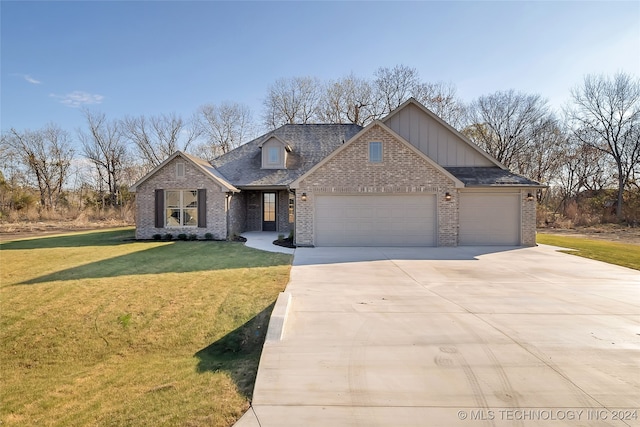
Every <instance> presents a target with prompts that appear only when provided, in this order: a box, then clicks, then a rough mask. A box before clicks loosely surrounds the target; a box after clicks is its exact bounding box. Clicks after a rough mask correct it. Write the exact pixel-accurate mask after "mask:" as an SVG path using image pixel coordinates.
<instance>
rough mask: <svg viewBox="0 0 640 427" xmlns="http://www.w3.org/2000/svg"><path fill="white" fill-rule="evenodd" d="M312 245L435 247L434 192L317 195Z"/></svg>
mask: <svg viewBox="0 0 640 427" xmlns="http://www.w3.org/2000/svg"><path fill="white" fill-rule="evenodd" d="M315 203H316V205H315V209H316V210H315V223H316V224H315V233H316V236H315V244H316V246H435V245H436V199H435V195H431V194H429V195H424V194H421V195H384V196H381V195H366V196H365V195H356V196H354V195H347V196H317V197H316V202H315Z"/></svg>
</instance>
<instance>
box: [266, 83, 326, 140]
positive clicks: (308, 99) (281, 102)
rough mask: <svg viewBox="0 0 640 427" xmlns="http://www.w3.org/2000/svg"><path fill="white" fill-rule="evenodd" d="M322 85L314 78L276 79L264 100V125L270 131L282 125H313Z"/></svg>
mask: <svg viewBox="0 0 640 427" xmlns="http://www.w3.org/2000/svg"><path fill="white" fill-rule="evenodd" d="M321 88H322V85H321V83H320V81H319V80H318V79H317V78H315V77H294V78H290V79H284V78H283V79H278V80H276V82H275V83H274V84H273V85H271V86H270V87H269V90H268V93H267V97H266V99H265V100H264V107H265V113H264V117H263V118H264V123H265V125H266V126H267V127H268V128H270V129H275V128H277V127H279V126H282V125H284V124H305V123H313V122H314V120H315V119H316V115H317V113H318V104H319V101H320V96H321Z"/></svg>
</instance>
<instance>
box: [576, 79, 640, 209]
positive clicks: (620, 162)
mask: <svg viewBox="0 0 640 427" xmlns="http://www.w3.org/2000/svg"><path fill="white" fill-rule="evenodd" d="M571 97H572V100H573V105H572V106H571V107H570V108H569V110H568V112H567V113H568V117H569V120H570V123H571V125H572V128H573V133H574V136H575V138H577V139H578V140H580V141H581V142H583V143H584V144H586V145H589V146H591V147H593V148H595V149H597V150H601V151H602V152H604V153H606V154H608V155H609V156H611V158H612V159H613V161H614V162H615V165H616V171H617V182H618V197H617V203H616V215H617V216H618V218H621V217H622V207H623V195H624V189H625V186H626V185H627V183H628V181H629V178H630V177H631V176H632V174H633V171H634V169H635V168H636V167H637V165H638V163H639V162H640V80H638V79H637V78H633V77H631V76H630V75H628V74H624V73H617V74H616V75H614V76H613V78H609V77H606V76H604V75H600V76H594V75H588V76H586V77H585V78H584V82H583V83H582V85H581V86H579V87H576V88H574V89H573V90H572V91H571Z"/></svg>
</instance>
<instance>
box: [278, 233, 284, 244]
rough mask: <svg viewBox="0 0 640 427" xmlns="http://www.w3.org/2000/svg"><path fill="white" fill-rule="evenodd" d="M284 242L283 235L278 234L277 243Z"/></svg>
mask: <svg viewBox="0 0 640 427" xmlns="http://www.w3.org/2000/svg"><path fill="white" fill-rule="evenodd" d="M283 240H284V234H278V242H282V241H283Z"/></svg>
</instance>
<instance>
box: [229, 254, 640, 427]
mask: <svg viewBox="0 0 640 427" xmlns="http://www.w3.org/2000/svg"><path fill="white" fill-rule="evenodd" d="M274 320H275V321H274ZM639 402H640V273H639V272H638V271H635V270H631V269H626V268H622V267H616V266H613V265H609V264H605V263H601V262H597V261H592V260H587V259H584V258H580V257H576V256H571V255H567V254H562V253H559V252H556V251H555V249H554V248H552V247H549V246H540V247H536V248H468V247H467V248H315V249H307V248H300V249H297V250H296V253H295V259H294V266H293V268H292V271H291V280H290V283H289V284H288V286H287V288H286V292H285V293H283V294H282V295H281V297H280V298H279V299H278V302H277V303H276V308H275V309H274V314H273V317H272V323H271V324H270V326H269V333H268V339H267V341H266V342H265V346H264V349H263V353H262V357H261V360H260V367H259V370H258V376H257V380H256V385H255V391H254V396H253V402H252V408H251V409H250V410H249V411H248V412H247V413H246V414H245V416H243V417H242V419H241V420H240V421H239V422H238V423H237V424H236V426H240V427H254V426H255V427H259V426H260V427H271V426H279V427H282V426H307V427H316V426H317V427H320V426H323V427H324V426H367V427H371V426H394V427H395V426H506V425H508V426H560V425H563V426H564V425H576V426H578V425H580V426H603V425H610V426H617V425H621V426H631V425H640V420H638V418H640V408H639V407H638V406H640V405H639ZM616 411H617V412H616ZM621 417H622V418H624V419H623V420H620V418H621Z"/></svg>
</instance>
